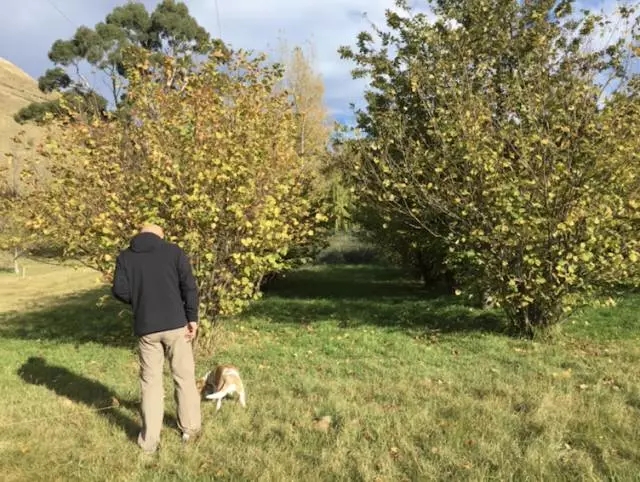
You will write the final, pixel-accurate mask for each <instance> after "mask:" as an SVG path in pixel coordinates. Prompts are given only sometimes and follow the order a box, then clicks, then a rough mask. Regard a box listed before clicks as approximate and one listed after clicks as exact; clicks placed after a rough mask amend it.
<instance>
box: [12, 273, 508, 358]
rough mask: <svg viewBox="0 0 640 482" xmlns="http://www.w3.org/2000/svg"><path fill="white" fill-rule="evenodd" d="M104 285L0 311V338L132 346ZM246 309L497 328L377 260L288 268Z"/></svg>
mask: <svg viewBox="0 0 640 482" xmlns="http://www.w3.org/2000/svg"><path fill="white" fill-rule="evenodd" d="M103 294H105V291H104V290H94V291H89V292H86V293H84V294H81V295H76V296H73V297H70V298H67V299H65V300H63V301H61V302H60V303H58V304H55V305H52V306H50V307H47V308H45V309H43V310H39V311H33V312H27V313H15V314H8V315H3V316H1V317H0V337H2V338H17V339H27V340H38V339H45V340H52V341H59V342H63V343H73V344H76V345H79V344H82V343H88V342H94V343H99V344H103V345H106V346H121V347H122V346H124V347H131V348H133V347H134V346H135V339H134V337H133V334H132V327H131V315H130V314H129V313H128V312H125V313H124V315H123V316H120V313H121V312H122V311H123V310H128V308H127V307H125V306H124V305H122V304H120V303H118V302H116V301H113V300H112V301H109V302H108V303H107V304H106V306H103V307H98V306H96V302H97V300H98V299H99V297H100V296H101V295H103ZM244 315H246V316H255V317H259V318H263V319H267V320H270V321H272V322H276V323H287V324H308V323H314V322H322V321H334V322H337V324H338V326H340V327H344V328H348V327H352V326H358V325H375V326H380V327H387V328H390V329H398V330H408V331H411V332H412V333H413V332H415V331H416V330H438V331H441V332H471V331H473V332H475V331H490V332H503V331H504V330H503V324H502V318H501V317H500V316H498V315H497V314H494V313H488V312H485V311H482V310H473V309H471V308H470V307H469V306H466V305H465V304H464V303H463V300H462V299H461V298H459V297H455V296H450V295H446V294H443V292H442V290H438V289H436V288H433V289H425V287H424V286H423V284H422V283H420V282H418V281H416V280H411V279H408V278H407V277H405V276H403V275H402V272H401V271H399V270H397V269H394V268H385V267H382V266H365V265H359V266H341V265H332V266H321V267H316V268H312V269H303V270H299V271H295V272H291V273H288V274H287V275H286V276H284V277H280V278H278V279H275V280H273V281H271V282H270V283H269V285H268V286H267V289H266V290H265V296H264V298H263V299H262V300H261V301H259V302H256V303H252V304H251V305H250V307H249V308H248V309H247V310H246V311H245V313H244Z"/></svg>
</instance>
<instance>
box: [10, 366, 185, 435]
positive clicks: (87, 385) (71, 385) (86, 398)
mask: <svg viewBox="0 0 640 482" xmlns="http://www.w3.org/2000/svg"><path fill="white" fill-rule="evenodd" d="M18 375H19V376H20V378H22V379H23V380H24V381H25V382H27V383H29V384H31V385H39V386H44V387H47V388H48V389H49V390H51V391H53V392H55V393H56V394H58V395H60V396H63V397H66V398H68V399H69V400H72V401H74V402H77V403H82V404H84V405H86V406H87V407H89V408H90V409H93V410H96V413H99V414H100V415H101V416H103V417H105V418H106V419H107V420H108V421H109V422H110V423H112V424H113V425H115V426H118V427H120V428H122V430H123V431H124V432H125V433H126V434H127V437H128V438H129V439H130V440H132V441H134V442H135V441H136V440H137V437H138V432H139V431H140V425H139V424H138V423H137V422H136V421H135V420H132V419H131V418H129V417H127V416H126V415H124V414H122V413H121V412H120V411H119V410H118V408H117V407H114V408H109V409H107V407H110V406H113V405H114V404H116V405H119V406H121V407H124V408H126V409H127V410H131V411H134V412H138V410H139V404H138V402H134V401H132V400H122V399H120V397H118V395H117V394H116V393H115V392H114V391H113V390H111V389H109V388H108V387H107V386H105V385H103V384H102V383H100V382H97V381H95V380H91V379H89V378H85V377H83V376H82V375H78V374H76V373H74V372H72V371H70V370H69V369H67V368H65V367H61V366H56V365H49V364H48V363H47V361H46V360H45V359H44V358H42V357H30V358H29V359H28V360H27V361H26V362H25V363H24V364H23V365H22V366H21V367H20V368H19V369H18ZM165 425H166V426H168V427H171V428H175V427H177V426H178V424H177V420H176V419H175V417H173V416H170V415H166V414H165Z"/></svg>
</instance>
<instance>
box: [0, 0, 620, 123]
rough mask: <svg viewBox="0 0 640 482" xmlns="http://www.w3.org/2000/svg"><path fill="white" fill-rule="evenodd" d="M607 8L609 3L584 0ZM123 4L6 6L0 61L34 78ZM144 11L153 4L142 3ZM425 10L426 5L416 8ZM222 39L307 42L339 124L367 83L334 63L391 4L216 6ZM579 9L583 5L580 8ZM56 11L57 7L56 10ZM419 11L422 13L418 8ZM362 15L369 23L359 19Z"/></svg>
mask: <svg viewBox="0 0 640 482" xmlns="http://www.w3.org/2000/svg"><path fill="white" fill-rule="evenodd" d="M587 1H590V3H591V4H592V5H594V4H595V5H596V6H597V5H601V6H602V5H606V6H608V5H610V4H611V3H613V2H611V1H610V0H587ZM124 3H125V0H91V1H89V0H19V1H14V0H12V3H11V8H10V14H9V15H5V16H4V17H2V19H0V46H2V47H0V57H5V58H7V59H8V60H10V61H12V62H14V63H15V64H17V65H18V66H19V67H21V68H23V69H24V70H26V71H27V72H28V73H29V74H30V75H32V76H33V77H38V76H39V75H40V74H41V73H42V72H44V70H45V69H46V68H48V67H49V66H50V64H49V62H48V59H47V51H48V50H49V47H50V46H51V44H52V42H53V41H55V40H56V39H58V38H68V37H70V36H71V35H72V34H73V32H74V30H75V28H76V27H77V26H79V25H87V26H93V25H95V24H96V23H97V22H99V21H101V20H103V19H104V17H105V16H106V14H108V13H109V12H110V11H111V10H112V9H113V7H115V6H116V5H122V4H124ZM143 3H144V4H145V5H147V7H148V8H149V10H151V9H153V7H154V5H155V4H156V3H157V0H144V2H143ZM185 3H186V4H187V5H188V6H189V9H190V10H191V13H192V14H193V15H194V16H195V17H196V18H197V20H198V22H199V23H200V24H201V25H203V26H204V27H205V28H206V29H207V30H208V31H209V32H210V33H211V34H212V35H214V36H217V35H218V21H217V18H216V4H215V0H186V1H185ZM414 3H416V4H417V5H418V7H425V6H426V5H427V2H426V0H417V1H416V2H414ZM218 4H219V13H220V24H221V27H222V38H223V39H224V40H225V41H227V42H229V43H230V44H231V45H232V46H233V47H236V48H239V47H242V48H245V49H254V50H263V51H264V50H267V51H268V50H271V51H274V52H275V50H276V49H277V47H278V38H283V39H284V40H286V41H287V43H288V44H289V45H295V44H304V43H305V42H311V43H312V44H313V49H314V51H315V56H316V67H317V68H318V70H319V71H320V72H321V73H322V75H323V77H324V80H325V84H326V100H327V103H328V105H329V108H330V110H331V112H332V113H333V114H334V115H335V116H336V117H338V118H344V117H345V116H347V117H348V116H349V115H350V108H349V103H351V102H354V103H356V104H360V105H361V102H362V93H363V90H364V87H365V85H366V83H365V82H364V81H362V80H359V81H355V80H353V79H351V75H350V70H351V69H352V68H353V67H354V66H353V65H352V64H351V63H349V62H347V61H343V60H341V59H340V57H339V55H338V52H337V49H338V47H340V46H341V45H354V44H355V41H356V36H357V34H358V33H359V32H360V31H362V30H368V29H369V21H372V22H374V23H376V24H378V25H382V24H383V23H384V12H385V9H387V8H393V6H394V1H393V0H324V1H320V0H218ZM582 4H583V5H585V4H586V3H585V2H582ZM56 7H57V8H56ZM421 9H422V8H421ZM363 12H366V13H367V16H368V19H364V18H363V17H362V13H363Z"/></svg>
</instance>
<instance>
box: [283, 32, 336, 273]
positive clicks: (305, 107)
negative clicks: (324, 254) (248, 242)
mask: <svg viewBox="0 0 640 482" xmlns="http://www.w3.org/2000/svg"><path fill="white" fill-rule="evenodd" d="M280 49H281V52H280V57H281V58H280V59H279V60H280V64H281V65H282V66H283V69H284V71H283V76H282V79H281V82H280V83H279V87H278V88H279V89H282V90H283V92H284V93H286V94H285V95H287V96H288V99H289V102H290V103H291V107H292V110H293V113H294V120H295V124H296V131H295V133H294V135H295V140H296V145H297V152H298V155H299V156H300V157H301V158H302V159H303V162H304V164H305V169H306V170H307V171H308V172H309V176H310V177H312V178H313V182H311V183H310V184H309V187H308V191H307V192H306V193H305V197H306V198H307V199H309V200H310V201H311V202H312V203H313V205H316V206H323V208H322V209H323V210H327V209H329V211H327V214H331V212H330V206H331V205H332V199H331V188H332V186H331V176H330V173H329V171H328V168H329V165H330V162H331V155H330V152H329V144H330V137H331V134H332V126H331V124H330V122H329V113H328V111H327V107H326V105H325V103H324V82H323V80H322V76H321V75H320V74H319V73H318V72H317V71H316V70H315V69H314V66H313V61H314V54H313V50H308V51H305V50H303V49H302V48H301V47H294V48H289V47H288V45H287V44H286V43H285V42H282V43H281V45H280ZM316 231H317V232H316V236H314V237H313V238H310V240H309V241H310V244H307V245H300V246H297V247H296V248H295V249H294V250H292V251H291V252H290V253H289V257H290V258H291V259H292V260H293V259H294V258H298V261H300V262H304V261H305V260H307V259H310V258H311V257H313V256H314V254H317V252H318V251H319V250H320V249H321V248H322V247H324V245H325V244H326V241H327V234H328V230H327V229H326V226H318V228H317V229H316Z"/></svg>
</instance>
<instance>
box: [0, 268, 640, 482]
mask: <svg viewBox="0 0 640 482" xmlns="http://www.w3.org/2000/svg"><path fill="white" fill-rule="evenodd" d="M15 282H18V280H16V281H15ZM89 284H90V283H88V284H87V286H89ZM0 289H1V286H0ZM100 294H102V292H101V291H99V290H98V291H95V290H94V291H87V292H84V293H79V294H75V295H73V296H72V297H70V296H69V295H65V297H64V298H61V299H59V300H58V301H57V302H55V301H51V302H50V304H49V305H48V306H47V307H40V308H38V309H36V310H29V309H28V308H29V307H28V306H25V307H24V309H23V310H20V311H18V312H15V311H13V312H8V313H5V314H4V315H0V316H1V318H0V362H1V363H0V384H1V386H2V391H1V392H0V406H1V407H2V410H1V411H0V428H1V430H0V467H2V468H3V471H2V472H3V480H20V481H22V480H30V481H31V480H47V481H49V480H64V481H67V480H212V479H215V480H265V481H266V480H273V481H284V480H287V481H288V480H349V481H352V480H353V481H358V480H362V481H374V480H380V481H383V480H384V481H396V480H455V481H458V480H500V481H503V480H545V481H546V480H553V481H556V480H621V481H622V480H625V481H626V480H640V477H639V474H640V385H639V384H638V377H637V374H638V366H640V365H639V364H640V343H639V341H640V340H639V335H638V333H639V330H638V328H640V323H639V321H638V313H639V312H640V297H639V296H637V295H629V296H628V297H626V298H625V299H623V300H621V303H620V304H619V306H618V307H616V308H614V309H609V310H605V309H602V310H587V311H585V312H583V313H581V314H580V315H578V316H576V317H575V318H574V319H573V320H572V322H571V323H568V324H567V325H566V326H565V327H564V332H563V335H562V336H561V337H559V338H557V339H556V340H555V341H553V342H549V343H546V344H541V343H536V342H530V341H526V340H522V339H518V338H515V337H510V336H508V335H506V334H505V333H504V332H503V330H502V328H501V318H500V316H499V315H497V314H496V313H485V312H482V311H480V310H474V309H471V308H469V307H467V306H464V304H463V303H461V301H460V299H459V298H451V297H447V296H443V295H440V294H438V293H437V292H427V291H424V290H423V289H422V288H421V287H420V284H419V283H415V282H413V281H411V280H407V279H404V278H403V277H402V276H401V274H400V273H399V272H397V271H395V270H391V269H386V268H383V267H372V266H352V267H345V266H339V265H335V266H330V267H328V266H324V267H316V268H312V269H306V270H301V271H299V272H296V273H292V274H290V275H288V276H287V277H285V278H284V279H281V280H279V281H277V282H276V283H275V284H273V285H272V286H270V287H269V290H268V292H267V294H266V296H265V298H264V299H263V300H261V301H259V302H256V303H255V304H253V305H252V306H251V307H250V309H249V310H247V312H246V313H244V314H243V315H242V316H240V317H238V318H237V319H235V320H231V321H228V322H226V323H225V324H224V325H223V326H221V328H220V330H219V332H218V334H217V343H216V347H215V352H214V353H213V355H212V356H204V355H200V356H199V358H198V362H197V364H198V373H200V374H202V373H204V371H205V370H207V369H208V368H209V367H211V366H213V365H214V363H215V362H232V363H235V364H237V365H238V366H239V367H240V369H241V372H242V375H243V378H244V380H245V382H246V385H247V391H248V399H247V402H248V407H247V408H246V409H245V410H243V409H242V408H241V407H240V406H239V405H238V404H236V403H234V402H225V403H223V407H222V410H221V411H220V412H218V413H216V412H215V410H214V408H215V407H214V405H213V404H211V403H203V407H202V408H203V417H204V435H203V438H202V439H201V441H200V442H199V443H198V444H197V445H194V446H191V447H186V448H183V447H181V445H180V443H179V434H178V432H177V430H176V429H175V420H174V418H173V416H174V413H175V411H174V406H173V401H172V388H171V382H170V379H169V375H168V373H167V378H166V384H165V389H166V395H167V398H166V402H167V405H166V407H167V418H166V425H167V426H166V429H165V430H164V432H163V441H162V443H163V446H162V449H161V451H160V453H159V455H158V456H157V457H154V458H146V457H143V456H141V455H140V453H139V451H138V449H137V447H136V445H135V444H134V442H133V438H134V437H135V434H136V432H137V429H138V426H139V425H138V424H139V416H138V413H137V403H138V382H137V360H136V356H135V351H134V346H135V344H134V343H135V340H133V339H132V338H131V336H130V327H129V318H128V316H129V315H128V313H127V312H126V311H125V312H122V307H121V306H120V305H117V304H115V303H108V304H107V306H106V307H104V308H103V309H98V308H96V306H95V302H96V300H97V298H98V296H99V295H100ZM2 295H3V293H2V292H0V298H1V297H2ZM23 295H24V294H23ZM24 296H26V295H24ZM113 398H115V399H117V400H118V401H119V402H120V406H119V407H117V408H114V409H109V410H103V411H96V409H99V408H101V407H107V406H110V405H111V404H112V403H113V402H112V399H113ZM322 416H330V417H331V424H330V426H329V427H328V429H326V430H323V429H322V427H318V426H317V425H316V423H315V421H314V420H315V419H317V418H318V417H322ZM325 428H326V427H325Z"/></svg>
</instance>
